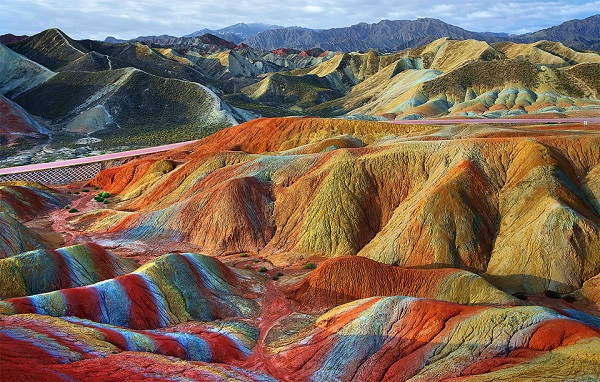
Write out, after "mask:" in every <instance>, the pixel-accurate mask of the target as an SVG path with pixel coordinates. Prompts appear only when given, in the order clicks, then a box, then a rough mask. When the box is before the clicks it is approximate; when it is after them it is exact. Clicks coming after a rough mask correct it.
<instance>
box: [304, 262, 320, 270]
mask: <svg viewBox="0 0 600 382" xmlns="http://www.w3.org/2000/svg"><path fill="white" fill-rule="evenodd" d="M316 267H317V266H316V265H315V264H313V263H306V264H304V266H303V267H302V268H304V269H315V268H316Z"/></svg>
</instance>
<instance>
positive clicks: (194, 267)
mask: <svg viewBox="0 0 600 382" xmlns="http://www.w3.org/2000/svg"><path fill="white" fill-rule="evenodd" d="M246 296H247V297H246ZM252 297H256V295H255V294H253V293H252V292H250V291H249V290H248V289H247V288H246V287H245V286H244V285H243V283H242V281H241V280H240V277H239V276H238V275H236V273H234V272H233V271H232V270H230V269H229V268H227V267H226V266H224V265H223V264H222V263H221V262H220V261H218V260H216V259H214V258H211V257H207V256H203V255H197V254H192V253H184V254H168V255H164V256H161V257H159V258H157V259H156V260H155V261H152V262H149V263H146V264H145V265H143V266H142V267H141V268H139V269H138V270H136V271H135V272H133V273H129V274H127V275H124V276H119V277H117V278H114V279H110V280H106V281H102V282H99V283H96V284H92V285H89V286H83V287H77V288H69V289H61V290H58V291H54V292H48V293H43V294H36V295H32V296H27V297H16V298H10V299H7V300H4V301H0V313H1V314H19V313H37V314H44V315H49V316H54V317H62V316H76V317H80V318H84V319H89V320H92V321H95V322H99V323H106V324H111V325H118V326H123V327H127V328H131V329H155V328H163V327H167V326H172V325H176V324H178V323H181V322H186V321H190V320H195V321H212V320H215V319H221V318H227V317H242V316H244V317H249V316H254V315H256V314H257V313H258V310H259V307H258V304H257V303H256V302H255V301H253V300H251V299H249V298H252Z"/></svg>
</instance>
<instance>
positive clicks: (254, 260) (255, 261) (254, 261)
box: [252, 259, 260, 264]
mask: <svg viewBox="0 0 600 382" xmlns="http://www.w3.org/2000/svg"><path fill="white" fill-rule="evenodd" d="M259 261H260V260H259V259H252V262H253V263H254V264H256V263H258V262H259Z"/></svg>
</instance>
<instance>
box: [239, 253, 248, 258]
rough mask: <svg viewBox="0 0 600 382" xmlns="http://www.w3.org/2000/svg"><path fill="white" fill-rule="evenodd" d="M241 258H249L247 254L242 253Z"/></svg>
mask: <svg viewBox="0 0 600 382" xmlns="http://www.w3.org/2000/svg"><path fill="white" fill-rule="evenodd" d="M240 257H248V254H247V253H240Z"/></svg>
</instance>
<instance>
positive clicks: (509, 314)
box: [265, 297, 600, 381]
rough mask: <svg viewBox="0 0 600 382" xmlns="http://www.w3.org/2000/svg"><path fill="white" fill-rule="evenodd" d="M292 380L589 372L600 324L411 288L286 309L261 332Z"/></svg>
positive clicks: (276, 369) (282, 373)
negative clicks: (467, 302)
mask: <svg viewBox="0 0 600 382" xmlns="http://www.w3.org/2000/svg"><path fill="white" fill-rule="evenodd" d="M265 343H266V349H265V350H266V352H267V354H268V355H269V356H270V357H271V363H270V365H269V366H270V368H271V370H272V372H273V375H274V376H276V377H278V378H280V379H282V380H288V381H295V380H345V381H364V380H370V381H392V380H393V381H404V380H408V379H411V380H419V381H426V380H445V379H448V378H457V377H463V378H473V379H476V380H481V379H482V378H485V380H493V379H494V378H537V379H539V378H542V379H543V378H558V379H563V378H566V379H568V378H581V379H586V378H592V379H593V378H595V377H597V376H598V375H599V373H600V368H599V365H600V364H599V363H598V361H599V358H598V350H599V349H600V332H598V330H597V329H593V328H591V327H589V326H586V325H584V324H582V323H579V322H577V321H573V320H571V319H568V318H566V317H564V316H561V315H559V314H557V313H556V312H554V311H552V310H550V309H545V308H540V307H512V308H490V307H469V306H464V305H457V304H452V303H446V302H441V301H432V300H424V299H415V298H408V297H386V298H379V297H377V298H371V299H365V300H359V301H356V302H353V303H349V304H346V305H342V306H340V307H338V308H335V309H333V310H331V311H329V312H327V313H326V314H324V315H322V316H309V315H291V316H288V317H286V318H283V319H282V320H280V321H279V322H278V323H277V324H276V325H275V326H274V327H273V329H272V330H271V331H270V332H269V334H268V335H267V337H266V340H265Z"/></svg>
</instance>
